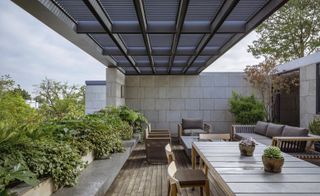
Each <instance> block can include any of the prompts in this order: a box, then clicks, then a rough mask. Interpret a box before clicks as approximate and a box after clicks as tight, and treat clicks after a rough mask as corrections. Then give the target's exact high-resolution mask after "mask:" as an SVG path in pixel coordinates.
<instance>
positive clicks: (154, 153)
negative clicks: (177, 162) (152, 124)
mask: <svg viewBox="0 0 320 196" xmlns="http://www.w3.org/2000/svg"><path fill="white" fill-rule="evenodd" d="M158 131H159V133H154V131H153V130H152V131H150V132H149V129H148V128H146V129H145V136H144V142H145V147H146V156H147V161H148V162H149V163H151V164H160V163H166V162H167V157H166V152H165V146H166V145H167V144H170V143H171V137H170V134H169V131H167V130H158ZM161 132H162V133H161Z"/></svg>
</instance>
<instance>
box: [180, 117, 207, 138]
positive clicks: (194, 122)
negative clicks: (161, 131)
mask: <svg viewBox="0 0 320 196" xmlns="http://www.w3.org/2000/svg"><path fill="white" fill-rule="evenodd" d="M184 123H185V124H188V125H187V126H188V128H184V126H183V124H184ZM185 127H186V126H185ZM188 131H189V132H188ZM190 131H191V133H190ZM211 131H212V126H211V125H210V124H208V123H204V122H203V121H202V120H201V119H182V123H179V124H178V137H179V140H180V139H181V136H184V135H192V134H196V135H199V134H200V133H210V132H211Z"/></svg>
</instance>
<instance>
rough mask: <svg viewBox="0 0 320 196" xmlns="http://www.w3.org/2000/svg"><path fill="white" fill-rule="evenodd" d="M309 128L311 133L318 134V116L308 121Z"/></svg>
mask: <svg viewBox="0 0 320 196" xmlns="http://www.w3.org/2000/svg"><path fill="white" fill-rule="evenodd" d="M309 130H310V132H311V133H313V134H315V135H320V118H319V117H318V118H314V119H313V120H312V121H311V122H310V123H309Z"/></svg>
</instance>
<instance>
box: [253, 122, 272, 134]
mask: <svg viewBox="0 0 320 196" xmlns="http://www.w3.org/2000/svg"><path fill="white" fill-rule="evenodd" d="M268 124H269V123H266V122H262V121H258V122H257V124H256V126H255V127H254V132H255V133H256V134H259V135H264V136H265V135H266V133H267V127H268Z"/></svg>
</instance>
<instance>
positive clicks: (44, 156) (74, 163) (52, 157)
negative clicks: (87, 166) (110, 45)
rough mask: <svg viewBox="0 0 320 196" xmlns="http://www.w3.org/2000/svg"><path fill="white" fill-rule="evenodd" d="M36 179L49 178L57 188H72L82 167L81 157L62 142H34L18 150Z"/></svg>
mask: <svg viewBox="0 0 320 196" xmlns="http://www.w3.org/2000/svg"><path fill="white" fill-rule="evenodd" d="M20 150H21V151H22V153H23V155H24V157H25V161H26V163H27V164H28V166H29V168H30V170H31V171H32V172H34V173H35V174H37V175H38V177H44V176H51V177H52V179H53V181H54V183H55V185H56V186H57V188H59V187H62V186H73V185H75V184H76V182H77V178H78V176H79V175H80V170H81V169H82V168H83V167H84V163H83V162H82V161H81V156H80V155H79V154H78V153H77V151H76V150H74V149H72V148H71V146H70V145H69V144H67V143H64V142H56V141H49V140H46V141H36V142H32V143H31V144H30V145H27V146H24V148H23V149H20Z"/></svg>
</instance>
